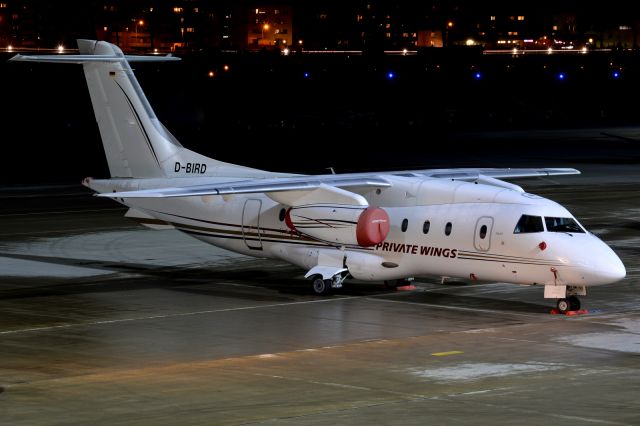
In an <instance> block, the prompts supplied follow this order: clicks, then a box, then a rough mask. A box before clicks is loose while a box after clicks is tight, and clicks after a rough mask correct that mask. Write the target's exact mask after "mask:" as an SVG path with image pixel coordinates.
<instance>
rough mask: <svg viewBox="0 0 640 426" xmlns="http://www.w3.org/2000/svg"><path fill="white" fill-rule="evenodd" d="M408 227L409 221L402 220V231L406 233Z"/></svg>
mask: <svg viewBox="0 0 640 426" xmlns="http://www.w3.org/2000/svg"><path fill="white" fill-rule="evenodd" d="M408 226H409V219H402V225H401V226H400V229H401V230H402V232H406V230H407V227H408Z"/></svg>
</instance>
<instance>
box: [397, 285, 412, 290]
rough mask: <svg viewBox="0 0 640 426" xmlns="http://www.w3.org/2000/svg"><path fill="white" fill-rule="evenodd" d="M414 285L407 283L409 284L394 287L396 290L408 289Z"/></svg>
mask: <svg viewBox="0 0 640 426" xmlns="http://www.w3.org/2000/svg"><path fill="white" fill-rule="evenodd" d="M415 289H416V286H415V285H413V284H409V285H399V286H398V287H396V291H410V290H415Z"/></svg>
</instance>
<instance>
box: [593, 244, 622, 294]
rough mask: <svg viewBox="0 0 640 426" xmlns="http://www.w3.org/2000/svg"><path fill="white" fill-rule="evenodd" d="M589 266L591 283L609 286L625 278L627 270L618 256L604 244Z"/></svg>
mask: <svg viewBox="0 0 640 426" xmlns="http://www.w3.org/2000/svg"><path fill="white" fill-rule="evenodd" d="M599 248H600V249H599V250H597V251H598V253H597V256H596V257H595V259H594V261H593V262H592V263H591V265H590V268H589V269H590V274H589V275H591V281H593V283H594V284H609V283H614V282H616V281H620V280H621V279H623V278H624V277H626V276H627V270H626V268H625V267H624V264H623V263H622V260H620V258H619V257H618V255H617V254H616V253H615V252H614V251H613V250H611V248H610V247H609V246H608V245H606V244H605V243H604V242H601V241H600V247H599Z"/></svg>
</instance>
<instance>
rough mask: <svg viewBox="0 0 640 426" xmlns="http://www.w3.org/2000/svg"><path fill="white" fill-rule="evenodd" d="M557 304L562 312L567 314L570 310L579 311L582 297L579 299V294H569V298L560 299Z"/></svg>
mask: <svg viewBox="0 0 640 426" xmlns="http://www.w3.org/2000/svg"><path fill="white" fill-rule="evenodd" d="M556 306H557V308H558V311H560V313H561V314H566V313H567V312H569V311H579V310H580V299H578V296H569V297H567V298H562V299H558V303H557V304H556Z"/></svg>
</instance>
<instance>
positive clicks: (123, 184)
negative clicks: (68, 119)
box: [89, 175, 626, 286]
mask: <svg viewBox="0 0 640 426" xmlns="http://www.w3.org/2000/svg"><path fill="white" fill-rule="evenodd" d="M389 178H390V179H392V180H393V186H392V187H391V188H378V189H371V188H366V192H360V193H361V195H363V196H364V197H365V198H366V199H367V201H368V202H369V204H370V205H373V206H379V207H382V208H383V209H384V210H385V211H386V212H387V213H388V215H389V218H390V220H391V229H390V231H389V234H388V236H387V238H386V239H385V241H384V242H382V243H380V244H378V245H376V246H372V247H359V246H348V247H339V246H337V245H335V244H331V243H328V242H324V241H318V240H314V239H312V238H309V237H307V236H304V235H301V234H299V233H297V232H295V231H292V230H291V229H290V228H289V227H288V226H287V225H286V223H285V221H284V211H285V209H286V208H287V206H284V205H282V204H279V203H277V202H276V201H273V200H272V199H271V198H269V197H268V196H267V195H265V194H263V193H256V194H242V195H224V196H222V195H207V196H192V197H176V198H163V199H153V198H132V199H126V200H121V202H123V203H124V204H126V205H127V206H129V207H132V208H133V209H135V210H133V213H132V214H129V216H130V217H133V218H135V219H137V220H138V221H140V222H141V223H143V224H147V225H152V226H158V225H162V224H164V225H171V226H173V227H175V228H176V229H178V230H180V231H183V232H185V233H188V234H189V235H192V236H193V237H195V238H198V239H200V240H202V241H205V242H207V243H210V244H213V245H216V246H219V247H223V248H225V249H228V250H232V251H235V252H240V253H244V254H247V255H251V256H257V257H266V258H278V259H282V260H285V261H288V262H290V263H292V264H295V265H298V266H300V267H303V268H307V269H309V268H312V267H314V266H316V265H318V264H319V263H320V264H321V263H322V259H324V258H333V259H338V261H339V262H340V263H344V265H346V266H347V267H348V270H349V273H350V274H351V275H352V276H353V277H355V278H357V279H363V280H394V279H403V278H408V277H419V276H441V277H455V278H463V279H471V280H482V281H500V282H510V283H517V284H527V285H531V284H542V285H571V286H590V285H598V284H606V283H610V282H614V281H617V280H619V279H620V278H622V277H624V275H625V273H626V271H625V269H624V266H623V264H622V262H621V261H620V259H619V258H618V257H617V256H616V254H615V253H614V252H613V251H612V250H611V249H610V248H609V247H608V246H607V245H606V244H605V243H604V242H602V241H601V240H600V239H599V238H597V237H596V236H595V235H593V234H591V233H589V232H584V231H581V232H552V231H550V230H549V229H547V226H545V227H544V229H540V230H537V231H536V232H524V233H519V232H515V227H516V224H517V223H518V221H519V219H520V218H521V217H522V215H529V216H533V217H539V218H541V219H540V220H542V221H544V218H557V217H559V218H571V219H574V218H573V216H572V215H571V214H570V213H569V212H568V211H567V210H566V209H565V208H564V207H562V206H561V205H559V204H557V203H555V202H553V201H550V200H548V199H545V198H542V197H538V196H535V195H532V194H527V193H523V192H519V191H517V190H514V189H510V188H506V187H500V186H493V185H484V184H477V183H469V182H462V181H451V180H445V179H429V178H427V179H424V178H417V177H403V176H392V175H390V176H389ZM135 181H137V183H136V186H137V187H136V188H131V187H130V184H131V182H132V181H131V180H120V181H119V180H115V179H111V180H100V181H98V180H94V181H91V182H90V183H89V186H90V187H91V188H93V189H95V190H97V191H99V192H111V191H114V190H116V191H122V190H131V189H143V188H148V187H154V186H163V185H164V186H167V182H162V180H155V179H154V180H149V181H148V182H145V181H144V180H135ZM159 221H160V222H159ZM403 222H404V223H405V225H403ZM427 222H428V224H427Z"/></svg>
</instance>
